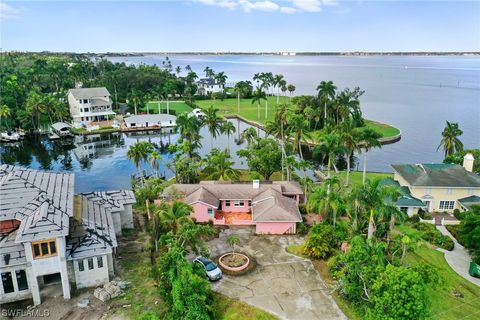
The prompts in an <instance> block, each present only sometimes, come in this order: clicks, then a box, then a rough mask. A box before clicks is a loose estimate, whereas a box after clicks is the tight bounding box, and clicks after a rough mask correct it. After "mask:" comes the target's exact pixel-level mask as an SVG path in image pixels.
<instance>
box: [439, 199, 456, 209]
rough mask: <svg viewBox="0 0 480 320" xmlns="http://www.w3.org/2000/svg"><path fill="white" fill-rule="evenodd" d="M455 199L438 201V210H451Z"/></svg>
mask: <svg viewBox="0 0 480 320" xmlns="http://www.w3.org/2000/svg"><path fill="white" fill-rule="evenodd" d="M454 207H455V201H440V208H439V209H440V210H453V208H454Z"/></svg>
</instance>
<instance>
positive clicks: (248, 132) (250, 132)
mask: <svg viewBox="0 0 480 320" xmlns="http://www.w3.org/2000/svg"><path fill="white" fill-rule="evenodd" d="M241 139H242V140H245V141H247V145H250V144H252V143H253V142H254V141H256V140H257V139H258V133H257V130H255V128H254V127H250V128H247V129H245V130H243V132H242V134H241Z"/></svg>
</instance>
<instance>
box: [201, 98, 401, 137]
mask: <svg viewBox="0 0 480 320" xmlns="http://www.w3.org/2000/svg"><path fill="white" fill-rule="evenodd" d="M287 100H288V98H287ZM195 103H196V104H197V105H198V106H199V107H200V108H202V109H207V108H208V107H210V106H214V107H215V108H218V109H219V110H220V114H221V115H223V116H228V115H237V114H239V115H240V116H242V117H243V118H246V119H248V120H251V121H255V122H258V123H260V124H265V123H266V121H267V120H274V118H275V109H276V105H277V98H276V97H275V96H269V97H268V117H267V118H266V117H265V100H262V102H261V103H260V118H258V111H257V103H253V104H252V100H251V99H240V113H238V112H237V111H238V107H237V99H236V98H228V99H224V100H220V99H215V100H211V99H210V100H197V101H195ZM280 103H284V97H280ZM365 122H366V127H369V128H372V129H374V130H375V131H377V132H378V133H380V134H381V135H382V138H386V137H393V136H395V135H397V134H399V133H400V130H398V129H397V128H395V127H392V126H389V125H387V124H384V123H380V122H376V121H372V120H366V121H365Z"/></svg>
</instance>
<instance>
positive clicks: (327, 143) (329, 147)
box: [318, 131, 344, 178]
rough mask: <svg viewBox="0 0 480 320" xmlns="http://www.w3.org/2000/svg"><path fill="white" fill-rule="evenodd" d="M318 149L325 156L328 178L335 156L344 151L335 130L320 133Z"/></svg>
mask: <svg viewBox="0 0 480 320" xmlns="http://www.w3.org/2000/svg"><path fill="white" fill-rule="evenodd" d="M318 141H319V143H320V144H319V145H318V149H319V150H320V152H321V153H322V154H324V155H325V156H326V157H327V159H328V160H327V178H330V172H331V169H332V167H334V166H335V163H334V160H335V157H336V156H337V155H338V154H340V153H342V152H344V149H343V147H342V144H341V141H340V137H339V136H338V134H337V133H336V132H333V131H330V132H328V133H324V134H321V135H320V136H319V138H318Z"/></svg>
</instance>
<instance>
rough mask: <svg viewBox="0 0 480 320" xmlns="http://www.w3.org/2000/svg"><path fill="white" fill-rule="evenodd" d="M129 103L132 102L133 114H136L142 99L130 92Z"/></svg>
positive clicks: (135, 93)
mask: <svg viewBox="0 0 480 320" xmlns="http://www.w3.org/2000/svg"><path fill="white" fill-rule="evenodd" d="M130 101H132V103H133V106H134V108H135V114H137V106H138V105H139V104H141V103H142V99H141V98H140V93H139V92H137V91H135V90H132V93H131V94H130Z"/></svg>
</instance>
